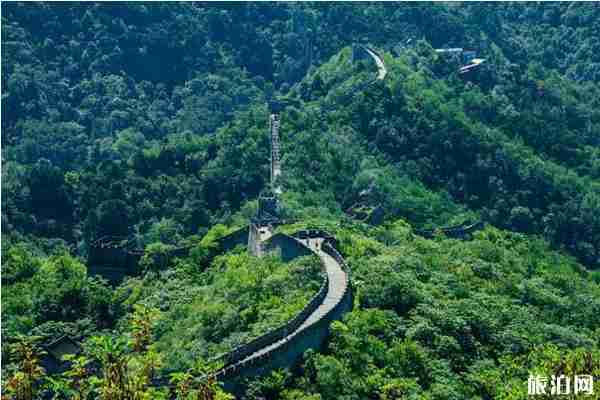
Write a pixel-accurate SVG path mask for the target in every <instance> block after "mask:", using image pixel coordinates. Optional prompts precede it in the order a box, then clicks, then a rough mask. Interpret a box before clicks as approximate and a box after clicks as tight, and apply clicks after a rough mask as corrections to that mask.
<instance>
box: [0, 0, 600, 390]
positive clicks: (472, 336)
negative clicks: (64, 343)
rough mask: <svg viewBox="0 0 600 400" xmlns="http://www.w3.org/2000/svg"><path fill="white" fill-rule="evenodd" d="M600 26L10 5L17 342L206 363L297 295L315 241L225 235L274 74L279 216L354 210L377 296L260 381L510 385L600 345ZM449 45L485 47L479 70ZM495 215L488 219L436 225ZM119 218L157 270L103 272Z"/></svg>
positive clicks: (565, 7) (9, 311)
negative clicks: (356, 52)
mask: <svg viewBox="0 0 600 400" xmlns="http://www.w3.org/2000/svg"><path fill="white" fill-rule="evenodd" d="M599 30H600V7H598V6H597V5H595V4H579V3H558V4H535V5H533V4H529V3H523V4H516V5H512V4H511V5H510V6H508V5H502V4H495V5H491V6H487V5H486V6H483V5H481V4H465V5H460V6H459V5H453V4H451V5H444V4H435V5H432V4H427V5H419V4H416V5H412V4H410V5H409V4H371V3H369V4H345V3H339V4H330V5H327V6H317V5H314V4H311V3H302V4H292V3H277V4H276V3H264V4H263V3H256V4H255V3H244V4H238V3H228V4H223V5H213V4H204V3H193V4H192V3H165V4H149V3H148V4H145V3H133V4H116V3H115V4H113V3H99V4H85V5H83V4H77V3H69V4H51V3H3V4H2V141H3V144H4V146H3V148H2V158H3V160H2V199H3V202H2V246H3V249H2V250H3V251H2V286H3V288H2V289H3V290H2V292H3V295H2V303H3V304H2V307H3V313H2V318H3V321H2V322H3V329H5V333H4V335H3V337H5V338H6V337H8V338H9V340H8V341H7V340H4V341H3V352H2V354H3V355H2V357H3V366H4V365H7V367H6V368H7V369H6V371H8V372H11V373H12V372H13V371H14V369H15V368H17V367H18V365H19V359H20V358H19V356H18V355H16V356H14V357H13V356H10V355H9V352H8V349H9V347H11V348H12V345H13V344H14V343H15V342H19V341H20V340H21V339H18V337H19V335H25V337H29V338H32V337H38V336H39V338H40V339H39V340H40V343H49V342H50V341H52V340H53V339H56V338H57V337H60V336H61V335H63V334H68V335H70V336H71V337H76V338H77V339H78V340H79V339H81V340H83V341H86V340H87V341H88V343H93V344H91V345H90V346H89V347H90V348H89V349H88V350H90V351H91V350H93V349H94V348H104V349H105V350H106V348H107V347H102V346H99V345H98V344H97V343H98V342H97V341H98V340H100V339H89V338H92V337H97V336H101V337H103V338H104V339H102V340H105V341H110V340H112V341H114V342H115V343H121V344H114V343H113V344H114V345H115V346H117V347H119V346H122V348H121V347H119V349H120V350H119V351H122V353H120V354H124V357H125V355H126V356H127V357H132V358H131V359H132V360H134V361H135V362H133V361H132V363H133V364H135V365H137V367H139V368H142V367H140V365H146V366H147V365H153V367H152V370H154V369H156V370H157V371H158V370H160V371H164V372H175V371H179V372H181V371H192V370H194V371H197V370H199V369H202V368H205V365H204V364H202V363H200V364H202V365H201V366H199V365H194V361H195V360H196V359H197V358H198V357H202V358H210V357H211V356H214V355H216V354H215V353H219V352H222V351H226V350H228V349H230V348H231V347H232V346H235V345H237V344H240V343H242V342H244V341H247V340H249V339H251V338H252V337H255V336H257V335H260V334H262V333H264V332H265V331H266V330H268V329H270V328H272V327H273V326H276V325H277V324H278V323H280V322H281V321H284V320H286V319H287V318H289V317H290V316H291V315H293V314H294V313H295V312H297V311H298V310H299V309H301V308H302V306H303V304H304V303H305V302H306V301H307V299H309V298H310V297H311V295H312V294H313V293H314V291H315V290H316V289H317V287H318V284H317V283H315V282H317V281H318V280H317V271H316V267H315V265H314V264H315V263H314V260H313V261H311V260H301V261H298V262H295V263H294V264H292V265H284V264H283V263H281V262H280V261H278V260H275V259H266V260H257V259H254V258H253V257H249V256H246V255H242V254H238V253H235V252H233V253H231V254H230V253H228V254H226V255H224V256H223V257H222V258H217V259H213V257H212V255H213V254H212V250H213V249H214V240H215V237H219V236H222V235H223V232H224V231H225V228H223V227H222V226H221V225H218V224H226V225H228V226H229V228H228V229H233V227H239V226H242V225H244V224H247V223H248V219H249V218H250V217H251V216H252V215H253V214H254V212H255V211H256V206H257V205H256V204H257V202H256V199H257V197H258V194H259V193H260V192H261V190H263V189H264V188H266V187H267V185H268V180H269V165H268V163H269V157H270V150H269V136H268V134H267V125H268V109H267V101H268V100H269V99H272V98H274V97H275V96H277V97H284V98H286V99H287V104H288V106H287V107H286V108H285V109H284V111H282V113H281V121H282V123H281V129H280V135H281V145H282V149H281V151H282V165H283V175H282V186H283V188H284V193H283V194H282V216H283V217H284V218H285V219H287V220H296V221H300V224H302V223H304V224H306V225H307V226H308V225H310V224H312V225H314V226H327V227H328V229H330V230H331V231H333V232H335V234H336V236H338V238H340V239H341V241H342V244H343V246H342V248H343V252H344V256H345V257H347V259H348V261H349V263H350V265H351V267H352V269H353V270H354V271H355V279H356V287H357V288H358V292H359V294H358V296H359V297H358V300H357V305H358V307H357V308H356V309H355V311H353V312H352V313H351V314H350V315H349V316H348V317H347V319H346V320H345V321H344V323H339V324H338V325H336V326H335V328H334V329H333V337H332V341H331V345H330V346H329V348H328V349H326V350H325V353H324V354H323V355H319V354H312V355H308V356H307V359H306V360H307V361H306V363H305V364H304V369H302V370H299V371H295V374H294V377H293V378H288V377H285V376H284V375H281V374H279V375H278V374H276V375H274V376H272V377H270V378H266V379H264V380H262V381H260V382H256V383H255V385H253V386H251V388H250V392H249V393H250V394H248V396H249V397H250V398H261V396H262V397H263V398H269V399H271V398H273V399H275V398H285V399H300V398H311V399H312V398H313V397H314V398H315V399H318V398H322V399H334V398H345V399H355V398H356V399H364V398H381V399H392V398H396V397H397V396H399V395H398V393H404V394H405V395H407V396H408V395H414V396H416V395H417V393H426V394H425V395H424V396H425V397H424V398H457V399H459V398H471V397H481V398H495V397H500V398H501V397H503V396H504V397H508V396H509V394H508V393H510V392H511V391H513V393H517V394H519V395H521V394H522V391H523V390H524V389H523V388H525V389H526V386H522V385H521V383H523V382H525V381H526V378H527V374H528V371H531V370H534V369H536V368H537V369H539V370H542V369H544V368H546V369H548V368H551V367H548V366H549V365H554V364H553V363H556V362H557V361H556V353H557V352H558V351H559V350H557V349H560V351H565V352H567V354H568V357H572V361H573V360H579V359H580V358H581V357H583V354H584V353H585V352H586V351H592V352H595V353H594V354H596V355H595V357H596V358H597V351H598V346H599V340H600V339H599V336H598V335H599V332H600V331H599V326H600V323H599V321H597V320H596V319H595V316H596V315H599V314H600V313H599V311H600V310H599V307H600V305H599V304H598V298H599V297H600V296H599V294H600V293H599V292H598V290H599V289H598V285H599V278H598V272H595V271H594V270H597V269H598V268H599V267H600V112H599V111H598V110H600V104H599V102H600V100H599V99H600V96H599V95H600V87H599V85H598V78H599V76H600V75H599V74H600V61H599V60H598V57H599V56H598V54H599V52H598V51H597V50H598V48H597V47H598V43H597V40H596V39H597V36H598V34H599V33H600V31H599ZM355 43H365V44H369V45H371V46H373V47H374V48H376V49H378V51H379V52H380V53H381V54H382V56H383V59H384V61H385V64H386V68H387V70H388V73H387V75H386V78H385V79H384V80H383V81H377V82H374V81H373V76H375V73H376V68H375V65H374V64H373V62H372V60H370V59H365V60H361V61H353V60H352V48H351V46H352V45H353V44H355ZM448 47H462V48H465V49H471V50H475V51H476V52H477V56H478V57H481V58H485V62H484V63H483V64H481V65H480V66H479V67H478V68H476V69H474V70H473V71H471V72H469V73H468V74H459V73H458V69H459V67H460V66H461V65H462V63H461V60H459V59H458V58H456V57H452V56H444V55H442V54H440V53H437V52H436V51H435V49H436V48H448ZM365 83H369V84H365ZM355 204H363V205H365V207H366V209H375V208H377V209H378V210H380V211H381V220H382V225H381V226H379V227H369V226H366V225H364V224H361V223H359V222H357V221H354V220H352V219H351V218H350V216H348V215H347V214H346V213H345V212H344V211H346V210H348V209H349V208H351V206H353V205H355ZM479 219H481V220H483V221H485V222H486V223H487V224H489V226H488V228H486V229H485V230H484V231H483V232H481V233H479V234H477V235H476V237H475V238H474V240H472V241H469V242H459V241H455V240H450V239H447V238H443V237H437V238H434V239H433V240H426V239H422V238H417V237H415V236H414V231H415V229H419V228H431V227H436V226H444V225H453V224H457V223H462V222H465V221H474V220H479ZM411 232H413V233H411ZM105 235H116V236H122V237H128V238H130V239H131V241H132V243H135V245H136V246H137V247H139V248H141V249H146V256H145V257H144V258H143V259H142V262H141V263H140V266H139V271H138V274H139V276H138V277H136V278H132V279H129V280H127V281H125V282H123V283H122V284H121V285H119V286H117V287H111V286H110V285H109V284H108V283H107V282H106V281H104V280H102V279H100V278H97V277H91V276H89V274H88V273H87V266H86V265H85V261H84V260H86V256H87V252H88V249H89V246H90V245H91V243H92V242H93V241H94V240H96V239H98V238H100V237H102V236H105ZM181 244H187V245H193V246H192V247H193V250H192V251H191V252H190V254H189V255H188V256H187V257H183V258H181V259H171V258H168V257H167V258H165V257H164V256H165V254H167V253H168V251H169V249H171V248H172V247H173V246H175V245H181ZM209 255H210V256H209ZM407 282H410V284H409V283H407ZM315 285H316V286H315ZM473 307H475V308H476V309H478V310H479V311H477V312H475V311H473ZM477 307H479V308H477ZM437 310H445V312H444V313H441V314H440V312H439V311H437ZM147 313H150V314H151V315H152V318H150V319H151V320H152V321H153V322H152V324H150V325H151V327H150V325H147V326H146V325H144V326H143V327H140V324H141V322H140V321H141V320H143V319H144V316H147V315H150V314H147ZM532 315H534V316H535V318H532V317H531V316H532ZM217 316H219V317H217ZM221 316H224V317H221ZM528 319H529V320H528ZM142 325H143V324H142ZM231 329H233V331H232V332H230V333H229V334H227V335H226V334H225V332H226V331H229V330H231ZM140 332H142V333H140ZM150 332H151V333H150ZM144 335H145V336H144ZM108 338H111V339H108ZM141 338H143V340H142V339H141ZM88 339H89V340H88ZM140 340H141V341H142V342H143V343H142V342H140ZM26 341H27V340H26ZM105 344H106V343H105ZM106 346H108V345H106ZM147 346H149V347H147ZM540 346H541V350H540ZM553 346H556V348H555V347H553ZM141 349H144V351H141ZM148 349H149V350H148ZM173 349H175V350H173ZM4 350H6V351H4ZM146 350H147V351H146ZM538 350H539V352H540V353H536V352H537V351H538ZM88 353H89V352H88ZM88 353H86V354H88ZM142 353H143V354H142ZM90 354H91V353H90ZM90 354H88V356H89V357H90V360H91V359H96V360H98V362H101V360H102V359H103V358H102V357H103V355H102V353H96V354H95V355H90ZM392 354H393V356H392ZM536 354H539V356H538V355H536ZM94 357H95V358H94ZM578 357H579V358H578ZM21 359H22V357H21ZM141 359H143V361H140V360H141ZM136 360H137V361H136ZM156 360H161V361H160V363H162V364H160V363H159V364H160V365H158V364H157V365H156V366H154V364H152V363H154V362H155V361H156ZM157 362H158V361H157ZM144 363H146V364H144ZM148 363H149V364H148ZM573 363H574V365H575V364H577V362H576V361H573ZM137 367H136V368H137ZM574 368H575V367H574ZM594 368H598V366H597V365H596V364H595V367H594ZM134 369H135V368H134ZM142 369H143V368H142ZM516 370H518V372H515V371H516ZM482 371H483V372H482ZM590 372H591V371H588V373H590ZM135 373H141V372H140V370H139V369H138V370H135ZM15 376H16V375H15ZM344 376H351V377H352V378H344ZM499 377H504V378H506V379H504V378H499ZM184 378H185V377H183V376H179V377H178V378H177V379H183V380H185V379H184ZM344 379H348V384H347V385H344V388H343V393H341V392H339V390H341V389H340V388H339V382H341V381H343V380H344ZM523 379H524V380H525V381H523ZM67 380H68V379H67ZM490 381H491V382H496V383H490ZM500 381H502V382H507V384H506V387H505V388H504V389H498V386H501V385H500V383H498V382H500ZM3 385H4V383H3ZM443 385H448V387H449V388H450V389H451V390H450V392H448V393H451V396H450V395H448V396H446V397H444V395H443V394H442V392H441V390H442V389H441V387H442V386H443ZM520 385H521V386H520ZM142 386H143V385H142ZM90 390H92V389H90ZM93 390H99V389H98V388H95V389H93ZM140 390H142V389H140ZM148 390H150V389H148ZM502 390H504V392H502ZM394 393H396V394H394ZM446 394H447V393H446ZM156 396H158V394H156ZM252 396H254V397H252ZM310 396H313V397H310ZM319 396H320V397H319ZM377 396H379V397H377ZM394 396H396V397H394ZM427 396H428V397H427ZM415 398H416V397H415Z"/></svg>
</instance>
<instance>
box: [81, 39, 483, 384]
mask: <svg viewBox="0 0 600 400" xmlns="http://www.w3.org/2000/svg"><path fill="white" fill-rule="evenodd" d="M361 52H362V55H361V54H360V53H361ZM365 54H366V55H368V57H371V58H372V59H373V60H374V61H375V64H376V66H377V70H378V72H377V77H376V79H375V81H377V80H383V79H385V77H386V75H387V73H388V72H387V69H386V66H385V63H384V61H383V58H382V57H381V56H380V55H379V54H378V53H377V52H376V51H375V50H374V49H372V48H370V47H366V46H358V47H353V59H354V58H355V56H356V58H357V59H360V58H363V57H364V55H365ZM372 82H373V81H369V82H367V84H370V83H372ZM362 87H364V86H361V88H362ZM352 92H353V93H354V92H355V90H353V91H352ZM283 108H284V106H283V105H282V104H281V103H278V102H270V104H269V109H270V116H269V122H270V124H269V129H270V136H271V137H270V139H271V186H270V189H269V190H267V191H265V192H263V193H262V194H261V196H260V198H259V210H258V213H257V215H256V217H255V218H253V219H252V220H251V221H250V224H249V226H248V227H244V228H241V229H238V230H236V231H234V232H232V233H230V234H229V235H226V236H224V237H222V238H220V239H219V240H218V246H217V247H218V249H217V250H216V252H217V253H219V252H226V251H228V250H230V249H232V248H234V247H236V246H245V247H246V248H247V250H248V251H249V252H250V253H251V254H253V255H255V256H262V255H264V254H267V253H271V252H278V253H279V255H280V256H281V258H282V259H283V260H286V261H287V260H291V259H293V258H296V257H299V256H304V255H310V254H312V255H315V256H317V257H318V258H319V260H320V261H321V266H322V271H323V281H322V284H321V287H320V289H319V290H318V292H317V293H316V294H315V295H314V296H313V298H312V299H311V300H310V301H309V302H308V304H306V305H305V307H304V308H303V309H302V311H301V312H300V313H298V314H297V315H296V316H295V317H294V318H292V319H291V320H289V321H287V322H286V323H285V324H283V325H282V326H280V327H278V328H276V329H274V330H271V331H269V332H267V333H265V334H263V335H261V336H259V337H258V338H256V339H254V340H252V341H251V342H249V343H246V344H243V345H241V346H239V347H236V348H234V349H233V350H231V351H230V352H228V353H226V354H222V355H220V356H217V357H215V358H214V359H213V360H212V361H214V362H217V363H219V364H222V367H221V368H220V369H218V370H217V371H215V372H214V373H212V374H211V375H209V376H199V377H196V379H197V380H204V379H207V378H213V379H216V380H218V381H219V382H221V383H222V384H223V386H224V388H225V389H226V390H228V391H231V392H239V390H240V388H242V387H243V386H244V379H245V378H248V377H252V376H260V375H263V374H266V373H268V372H269V371H272V370H273V369H277V368H286V367H290V366H292V365H294V364H295V363H296V362H297V361H298V360H299V359H300V358H301V357H302V354H304V353H305V352H306V351H307V350H308V349H319V348H321V347H322V346H323V344H324V342H325V340H326V339H327V336H328V332H329V327H330V323H331V322H332V321H334V320H338V319H341V317H342V316H343V314H344V313H346V312H348V311H350V310H351V308H352V290H351V284H350V269H349V267H348V266H347V265H346V262H345V261H344V259H343V257H342V256H341V254H340V252H339V250H338V248H337V241H336V240H335V238H334V237H333V236H332V235H330V234H329V233H327V232H325V231H322V230H318V229H310V230H301V231H298V232H296V233H294V234H292V235H287V234H283V233H278V232H276V231H277V229H276V228H277V227H278V226H280V225H282V224H283V221H281V220H279V219H278V217H277V209H278V200H277V197H278V194H280V193H281V187H280V183H279V181H278V177H279V175H280V174H281V162H280V146H279V128H280V120H281V117H280V112H281V111H282V110H283ZM478 227H479V223H476V224H471V225H468V226H457V227H451V228H447V229H444V228H442V229H440V230H441V231H442V232H445V233H448V234H449V235H452V236H460V235H461V234H466V233H469V232H471V231H472V230H474V229H477V228H478ZM436 231H439V230H431V231H417V233H420V234H422V235H423V236H432V235H434V234H435V232H436ZM187 250H189V247H180V248H177V249H174V252H175V253H177V254H179V253H182V254H183V253H185V252H186V251H187ZM142 255H143V251H141V250H137V249H134V248H131V244H130V243H129V242H127V241H126V240H125V241H122V240H120V239H118V238H112V237H106V238H101V239H99V240H97V241H96V242H94V244H93V245H92V246H91V248H90V253H89V258H90V265H93V266H95V267H94V268H96V270H95V272H96V273H100V274H104V275H105V276H108V277H109V279H111V280H115V279H117V280H118V279H119V278H122V277H123V276H124V275H127V274H130V273H133V271H132V270H134V269H135V268H136V266H137V263H138V261H139V259H140V258H141V256H142ZM114 265H121V266H123V265H124V266H125V268H121V269H120V270H119V271H115V270H114V269H115V268H114ZM92 272H94V270H92ZM117 275H121V276H120V277H119V276H117ZM113 278H114V279H113ZM153 385H155V386H170V383H169V380H168V378H166V377H159V378H156V379H155V380H154V381H153Z"/></svg>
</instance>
